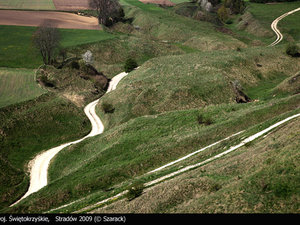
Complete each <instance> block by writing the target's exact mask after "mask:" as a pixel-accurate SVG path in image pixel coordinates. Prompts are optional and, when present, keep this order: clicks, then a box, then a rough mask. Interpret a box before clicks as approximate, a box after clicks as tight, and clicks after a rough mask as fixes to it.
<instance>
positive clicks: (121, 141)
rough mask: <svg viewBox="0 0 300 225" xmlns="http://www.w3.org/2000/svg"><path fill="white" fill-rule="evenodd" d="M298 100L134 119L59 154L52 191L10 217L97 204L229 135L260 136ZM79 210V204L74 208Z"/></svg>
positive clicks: (205, 155) (52, 172) (205, 154)
mask: <svg viewBox="0 0 300 225" xmlns="http://www.w3.org/2000/svg"><path fill="white" fill-rule="evenodd" d="M299 101H300V99H299V95H296V96H294V97H288V98H285V99H280V100H278V99H275V100H272V101H270V102H269V101H268V102H257V103H249V104H223V105H218V106H209V107H206V108H202V109H192V110H183V111H174V112H168V113H163V114H160V115H156V116H144V117H139V118H136V119H133V120H130V121H129V122H127V123H124V124H123V125H120V126H117V127H115V128H112V129H110V130H107V131H106V132H105V133H104V134H103V135H101V136H98V137H94V138H91V139H89V140H88V141H84V142H82V143H80V144H78V145H76V146H71V147H69V148H68V150H66V151H63V152H61V153H59V154H58V155H57V156H56V157H55V161H54V162H53V163H52V164H51V167H50V170H49V173H50V174H49V177H50V184H49V186H47V188H45V189H43V190H41V191H40V192H38V193H36V194H33V195H32V196H30V197H28V198H27V199H26V200H24V201H23V203H21V204H19V205H18V206H17V207H16V208H13V209H11V212H40V211H43V210H47V209H51V208H54V207H55V206H60V205H62V204H64V203H67V202H69V201H71V200H77V199H78V198H82V197H83V196H87V195H91V196H92V197H90V198H89V201H90V202H93V201H94V202H95V201H99V200H101V199H103V198H105V196H107V195H109V194H110V193H111V192H113V191H114V190H115V189H116V190H118V189H119V188H120V186H119V184H120V183H122V182H125V183H127V184H128V183H130V181H132V180H133V179H134V178H137V177H139V176H140V175H143V174H144V173H145V172H147V171H150V170H151V169H154V168H157V167H159V166H161V165H163V164H165V163H168V162H170V161H172V160H175V159H177V158H179V157H181V156H184V155H186V154H188V153H190V152H193V151H195V150H197V149H200V148H201V147H204V146H206V145H208V144H211V143H213V142H215V141H217V140H220V139H222V138H224V137H227V136H229V135H230V134H233V133H236V132H238V131H241V130H243V129H248V128H251V127H252V126H255V127H254V128H253V129H251V133H254V132H257V131H259V130H261V129H263V128H265V127H266V126H268V125H270V124H273V123H274V122H275V121H276V120H277V121H278V119H279V118H278V115H280V114H282V113H284V112H287V111H292V110H295V109H296V108H297V107H298V105H299ZM298 111H299V110H298ZM198 115H203V116H204V117H206V118H210V119H211V120H212V123H211V125H204V124H201V125H200V124H199V123H198ZM265 121H266V122H265ZM263 122H265V124H263V125H259V126H256V125H257V124H259V123H263ZM137 131H138V132H137ZM222 150H224V149H223V147H222V148H218V149H217V151H210V150H207V151H205V152H203V153H199V154H198V155H197V159H198V160H205V159H207V158H209V157H211V156H212V155H214V154H217V153H218V152H220V151H222ZM70 161H72V162H73V163H69V162H70ZM121 188H126V186H125V187H124V186H122V185H121ZM92 194H93V195H92ZM50 196H51V197H50ZM80 205H81V203H80V204H79V205H76V204H75V208H77V207H78V206H79V207H80ZM81 206H82V205H81ZM77 209H78V208H77Z"/></svg>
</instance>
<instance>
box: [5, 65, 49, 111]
mask: <svg viewBox="0 0 300 225" xmlns="http://www.w3.org/2000/svg"><path fill="white" fill-rule="evenodd" d="M34 79H35V76H34V70H29V69H11V68H0V108H1V107H4V106H7V105H10V104H14V103H19V102H22V101H26V100H29V99H33V98H36V97H38V96H39V95H41V94H43V93H45V92H46V91H45V90H43V89H42V88H40V87H39V86H38V85H37V83H36V82H35V81H34Z"/></svg>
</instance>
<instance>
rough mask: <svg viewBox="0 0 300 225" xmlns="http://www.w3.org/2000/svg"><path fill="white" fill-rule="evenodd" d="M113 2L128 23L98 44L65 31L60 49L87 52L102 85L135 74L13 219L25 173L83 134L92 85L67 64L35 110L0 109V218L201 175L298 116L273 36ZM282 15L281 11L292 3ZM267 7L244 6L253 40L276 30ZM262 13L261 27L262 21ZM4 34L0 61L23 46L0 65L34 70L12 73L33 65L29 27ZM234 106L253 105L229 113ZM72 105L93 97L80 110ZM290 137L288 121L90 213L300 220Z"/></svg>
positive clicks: (101, 35)
mask: <svg viewBox="0 0 300 225" xmlns="http://www.w3.org/2000/svg"><path fill="white" fill-rule="evenodd" d="M122 3H124V5H125V13H126V19H127V22H126V23H118V24H116V25H115V26H113V27H111V28H109V29H107V31H101V32H99V31H91V33H89V31H84V32H83V31H80V30H76V31H75V30H62V31H61V32H62V33H63V34H64V35H63V41H62V43H63V46H65V47H68V49H67V51H68V56H80V55H81V54H83V53H84V52H85V51H86V50H91V51H92V52H93V56H94V64H93V65H94V66H95V67H96V68H97V70H98V71H104V73H105V74H108V76H109V77H110V78H111V77H113V75H114V74H116V73H118V72H121V71H122V69H123V65H124V62H125V60H126V59H127V58H129V57H131V58H134V59H135V60H136V61H137V62H138V63H139V65H140V67H139V68H138V69H136V70H134V71H132V72H131V73H129V74H128V76H126V77H125V78H124V79H123V80H122V81H121V82H120V83H119V85H118V87H117V89H116V90H115V91H113V92H110V93H108V94H106V95H104V96H103V97H102V98H101V100H100V102H99V104H98V105H97V107H96V111H97V113H98V115H99V116H100V117H101V119H102V120H103V122H104V125H105V131H104V133H103V134H101V135H98V136H95V137H91V138H88V139H86V140H84V141H83V142H81V143H78V144H76V145H72V146H69V147H67V148H66V149H64V151H61V152H60V153H59V154H58V155H56V156H55V158H54V159H53V160H52V161H51V165H50V168H49V185H47V186H46V187H44V188H43V189H41V190H40V191H39V192H37V193H34V194H32V195H30V196H29V197H28V198H26V199H24V200H23V201H22V202H20V203H19V204H18V205H16V206H15V207H12V208H7V206H8V205H9V204H10V203H12V202H14V201H15V200H16V199H18V198H19V197H20V196H21V195H22V194H23V193H24V192H25V191H26V187H27V186H28V175H27V174H26V172H27V170H26V168H27V163H28V162H29V160H30V159H32V158H33V157H34V156H35V155H36V154H37V153H38V152H40V151H42V150H46V149H49V148H50V147H53V146H56V145H59V144H60V143H64V142H67V141H69V140H74V139H76V138H79V137H82V136H84V134H86V133H87V132H88V131H89V128H90V125H89V122H88V120H87V118H85V116H84V115H83V111H82V106H83V104H84V102H87V101H88V99H91V96H90V94H91V92H92V89H93V88H94V86H93V84H92V83H90V82H89V80H82V78H80V72H79V71H76V70H78V69H76V68H75V67H76V65H75V67H74V68H63V69H61V70H59V69H55V68H52V69H49V70H48V71H46V73H48V74H47V77H48V78H49V79H50V80H52V81H55V82H57V84H56V87H57V90H55V89H53V90H51V88H49V90H51V92H50V93H47V94H44V95H42V96H40V97H38V98H35V99H34V100H30V101H26V102H22V103H19V104H15V105H11V106H7V107H4V108H1V109H0V114H1V117H0V118H1V121H0V122H1V128H0V135H1V136H0V138H1V142H0V149H4V150H1V155H0V160H1V164H0V165H1V167H2V168H1V174H0V175H1V176H0V181H1V182H0V183H1V192H0V195H1V196H0V198H1V199H2V201H1V205H0V210H1V212H5V213H40V212H46V211H48V210H50V209H53V208H56V207H59V206H62V205H64V204H67V203H71V202H73V204H70V205H67V206H65V207H63V208H62V209H58V210H56V211H54V212H60V213H61V212H67V213H70V212H74V211H76V210H79V209H82V208H84V207H85V206H89V205H91V204H93V203H96V202H99V201H101V200H103V199H106V198H108V197H111V196H114V195H116V194H118V193H120V192H122V191H124V190H127V189H128V188H129V187H130V186H131V185H132V184H133V183H135V182H137V181H139V182H142V183H146V182H148V181H151V180H153V179H156V178H159V177H161V176H163V175H166V174H168V173H171V172H174V171H175V170H178V169H179V168H182V167H184V166H187V165H190V164H193V163H199V162H202V161H204V160H206V159H208V158H210V157H212V156H215V155H217V154H219V153H222V152H224V151H226V150H227V149H228V148H229V147H230V146H232V145H234V144H237V143H239V142H240V141H241V140H243V139H245V138H246V137H248V136H250V135H252V134H254V133H256V132H259V131H261V130H263V129H264V128H266V127H269V126H270V125H272V124H274V123H275V122H277V121H279V120H282V119H284V118H286V117H288V116H290V115H293V114H295V113H299V112H300V108H299V103H300V95H299V92H298V91H299V90H298V89H299V87H298V86H299V85H298V83H299V82H298V76H299V74H298V73H299V68H300V61H299V59H298V58H292V57H290V56H288V55H286V53H285V46H284V45H279V46H276V47H272V48H271V47H265V45H266V44H267V43H268V42H269V41H271V39H272V38H273V37H274V36H272V34H271V35H269V36H268V35H267V36H264V35H263V36H261V37H258V36H257V35H256V34H254V33H251V31H250V30H249V29H238V28H237V24H238V22H241V21H239V18H240V16H237V17H235V18H233V19H234V22H233V24H231V25H224V26H222V27H216V26H215V24H212V23H208V22H203V21H197V20H193V19H191V18H187V17H184V16H180V15H177V14H175V13H174V11H173V10H172V9H170V8H167V9H164V8H162V7H159V6H156V5H152V4H143V3H141V2H139V1H137V0H122ZM293 4H296V3H293ZM282 5H283V7H282V8H285V9H287V8H288V7H290V6H289V3H283V4H282ZM252 6H253V7H252ZM263 7H265V10H260V9H259V8H258V7H256V4H250V8H249V13H251V18H253V19H254V20H253V21H254V22H255V21H256V22H257V21H260V20H263V22H262V23H260V22H259V23H257V24H256V23H254V24H255V25H257V27H259V28H261V31H265V30H269V25H270V23H271V21H272V20H273V19H275V18H272V17H277V16H276V15H277V12H276V13H275V12H270V11H268V10H267V9H269V8H267V7H269V5H263ZM270 7H272V6H270ZM293 7H295V5H294V6H293ZM251 10H252V11H251ZM276 10H277V9H276V8H274V11H276ZM266 12H270V14H269V15H263V14H266ZM275 14H276V15H275ZM278 14H279V15H280V13H278ZM249 15H250V14H249ZM243 19H244V20H245V21H246V20H247V19H249V18H248V17H247V18H246V17H245V18H243ZM243 19H242V20H243ZM291 21H292V22H291V23H289V26H290V27H289V26H287V27H286V29H287V30H286V31H285V32H286V33H288V34H290V36H291V37H293V38H294V39H295V40H297V34H296V33H297V32H296V31H297V29H298V28H293V27H294V26H296V20H291ZM3 27H4V28H5V29H7V30H6V31H9V30H11V31H12V32H15V33H16V39H14V40H12V41H11V42H10V40H9V38H7V37H3V38H4V39H3V40H4V41H5V44H3V45H2V48H3V49H4V48H5V50H8V49H6V48H8V46H9V43H11V45H12V46H15V47H16V46H18V44H17V41H18V40H20V39H21V37H22V35H23V34H22V35H21V34H20V35H19V36H18V32H20V31H22V32H24V35H25V36H26V35H27V36H26V37H27V39H24V40H25V42H24V46H23V47H22V46H21V48H20V51H19V52H20V53H21V55H19V56H16V57H15V56H14V55H13V51H10V52H9V51H8V52H6V53H2V55H1V52H0V62H1V63H2V62H3V65H7V66H8V67H18V66H23V67H26V68H34V67H35V66H36V65H38V64H40V62H39V60H40V59H39V58H37V59H36V58H35V57H33V58H32V59H30V58H28V59H27V61H26V62H25V61H24V62H23V63H22V61H21V60H20V59H21V58H22V56H24V55H25V54H28V53H30V51H32V54H34V50H33V49H29V50H26V48H28V46H29V43H30V42H29V40H30V37H31V35H32V33H33V32H34V28H22V27H5V26H3ZM254 27H255V26H254ZM220 28H221V29H220ZM19 29H20V30H19ZM228 29H231V31H232V32H233V33H232V32H229V31H230V30H229V31H228ZM293 29H296V31H293ZM220 31H221V32H220ZM0 32H1V30H0ZM235 32H236V33H235ZM295 34H296V35H295ZM273 35H274V34H273ZM255 41H260V43H259V45H260V47H253V46H254V45H255V44H253V42H255ZM0 43H2V42H0ZM0 47H1V44H0ZM17 52H18V51H17ZM22 54H23V55H22ZM32 56H33V55H32ZM1 57H2V58H1ZM14 57H15V58H14ZM2 59H3V61H2ZM5 60H6V61H5ZM35 60H36V61H35ZM0 66H1V65H0ZM71 67H72V65H71ZM52 92H55V94H54V93H52ZM66 93H67V94H68V95H67V96H66ZM70 93H72V94H73V95H70ZM243 93H244V94H246V95H248V96H249V97H250V99H251V101H250V102H248V103H245V104H237V100H238V98H240V97H241V96H240V95H242V94H243ZM78 95H81V96H88V97H87V98H86V100H85V101H82V102H81V104H77V106H76V103H78V102H76V98H75V96H78ZM74 100H75V101H74ZM77 100H78V99H77ZM72 101H73V102H72ZM73 103H75V104H73ZM104 103H108V104H111V105H112V107H113V108H114V110H113V112H112V113H104V112H103V111H102V106H103V104H104ZM32 121H34V123H32ZM16 127H18V130H17V129H16ZM240 131H244V132H243V133H241V134H239V135H237V136H235V137H233V138H230V139H228V140H226V141H223V142H222V143H220V144H217V145H216V146H214V147H212V148H209V149H207V150H205V151H202V152H200V153H198V154H197V155H194V156H193V157H191V158H189V159H188V160H185V161H182V162H180V163H178V164H174V165H173V166H170V167H168V168H166V169H164V170H162V171H160V172H158V173H154V174H152V175H147V174H146V175H145V173H147V172H148V171H150V170H153V169H155V168H158V167H160V166H162V165H164V164H166V163H169V162H170V161H173V160H176V159H178V158H180V157H183V156H185V155H187V154H189V153H192V152H194V151H196V150H198V149H200V148H202V147H205V146H207V145H210V144H212V143H214V142H216V141H219V140H221V139H223V138H225V137H228V136H230V135H232V134H234V133H237V132H240ZM298 136H299V119H296V120H293V121H291V122H290V123H288V124H285V125H284V126H281V129H279V128H278V129H276V130H274V131H272V132H270V133H269V134H268V135H267V136H265V137H262V138H259V139H258V140H255V141H253V142H250V143H248V144H247V145H246V146H245V147H243V148H241V149H238V150H236V151H235V152H233V153H231V154H229V155H227V156H225V157H223V158H221V159H219V160H217V161H214V162H212V163H209V164H207V165H205V166H203V167H201V168H200V169H195V170H193V171H189V172H188V173H186V174H182V175H180V176H178V177H175V178H174V179H171V180H169V181H166V182H163V183H161V184H159V185H158V186H154V187H151V188H150V189H146V190H145V191H146V192H145V193H144V194H142V196H140V197H139V198H138V199H136V200H133V201H131V202H128V201H127V200H122V201H120V202H116V203H115V204H112V205H109V206H108V207H106V208H105V209H96V211H94V212H151V213H174V212H195V213H199V212H208V213H216V212H223V213H224V212H225V213H232V212H248V213H249V212H259V213H265V212H289V213H296V212H297V210H298V208H297V202H298V200H299V188H298V186H299V182H298V180H299V179H298V178H299V170H298V169H297V168H298V167H297V157H298V155H297V151H296V149H298V148H299V142H297V141H295V140H298V139H299V137H298ZM2 171H3V172H2ZM2 187H3V188H2ZM74 201H75V202H74Z"/></svg>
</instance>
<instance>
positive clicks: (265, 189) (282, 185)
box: [93, 119, 300, 213]
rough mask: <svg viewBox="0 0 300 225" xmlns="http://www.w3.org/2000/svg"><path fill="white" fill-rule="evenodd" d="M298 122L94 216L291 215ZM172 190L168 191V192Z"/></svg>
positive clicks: (295, 186)
mask: <svg viewBox="0 0 300 225" xmlns="http://www.w3.org/2000/svg"><path fill="white" fill-rule="evenodd" d="M299 131H300V119H295V120H293V121H291V122H289V123H288V124H285V125H283V126H281V127H280V128H277V129H276V130H274V131H273V132H272V133H271V134H269V135H268V136H267V137H265V138H263V139H259V140H257V141H255V142H254V143H252V144H251V146H248V147H242V148H241V149H238V150H237V151H236V152H234V153H233V154H230V155H228V156H225V157H224V158H222V159H220V160H217V161H214V162H212V163H210V164H207V165H204V166H202V167H200V168H198V169H195V170H192V171H190V172H188V173H185V174H182V175H180V176H178V177H175V178H173V179H171V180H169V181H165V182H163V183H161V184H159V185H157V186H154V187H152V188H150V189H146V190H145V192H144V193H143V194H142V195H141V196H140V197H138V198H136V199H134V200H132V201H128V200H127V199H123V200H122V201H119V202H116V203H113V204H111V205H109V206H108V207H105V208H101V209H96V210H94V211H93V212H94V213H297V212H298V210H299V208H298V207H297V205H298V202H299V182H298V180H299V162H298V161H297V160H298V159H299V153H298V151H297V149H299V144H300V143H299V138H300V137H299ZM170 187H172V188H170Z"/></svg>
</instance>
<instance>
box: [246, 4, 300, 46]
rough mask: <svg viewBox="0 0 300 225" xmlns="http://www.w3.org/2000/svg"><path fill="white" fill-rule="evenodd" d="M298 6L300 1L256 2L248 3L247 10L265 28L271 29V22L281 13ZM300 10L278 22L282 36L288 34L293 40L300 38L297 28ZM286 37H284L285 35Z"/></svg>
mask: <svg viewBox="0 0 300 225" xmlns="http://www.w3.org/2000/svg"><path fill="white" fill-rule="evenodd" d="M298 7H300V2H299V1H296V2H285V3H278V4H258V3H250V7H249V12H251V13H252V15H253V16H254V17H255V18H256V19H257V20H259V21H260V23H261V24H262V25H263V26H264V27H265V28H267V29H270V30H271V23H272V22H273V20H275V19H276V18H277V17H279V16H281V15H282V14H284V13H286V12H288V11H291V10H293V9H296V8H298ZM299 20H300V12H299V11H298V12H296V13H294V14H292V15H289V16H287V17H286V18H284V19H282V20H281V21H280V22H279V23H278V28H279V30H280V31H282V33H283V36H285V34H290V35H291V36H292V37H293V38H294V40H295V41H299V40H300V36H299V33H300V28H299ZM285 38H286V37H285Z"/></svg>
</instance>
